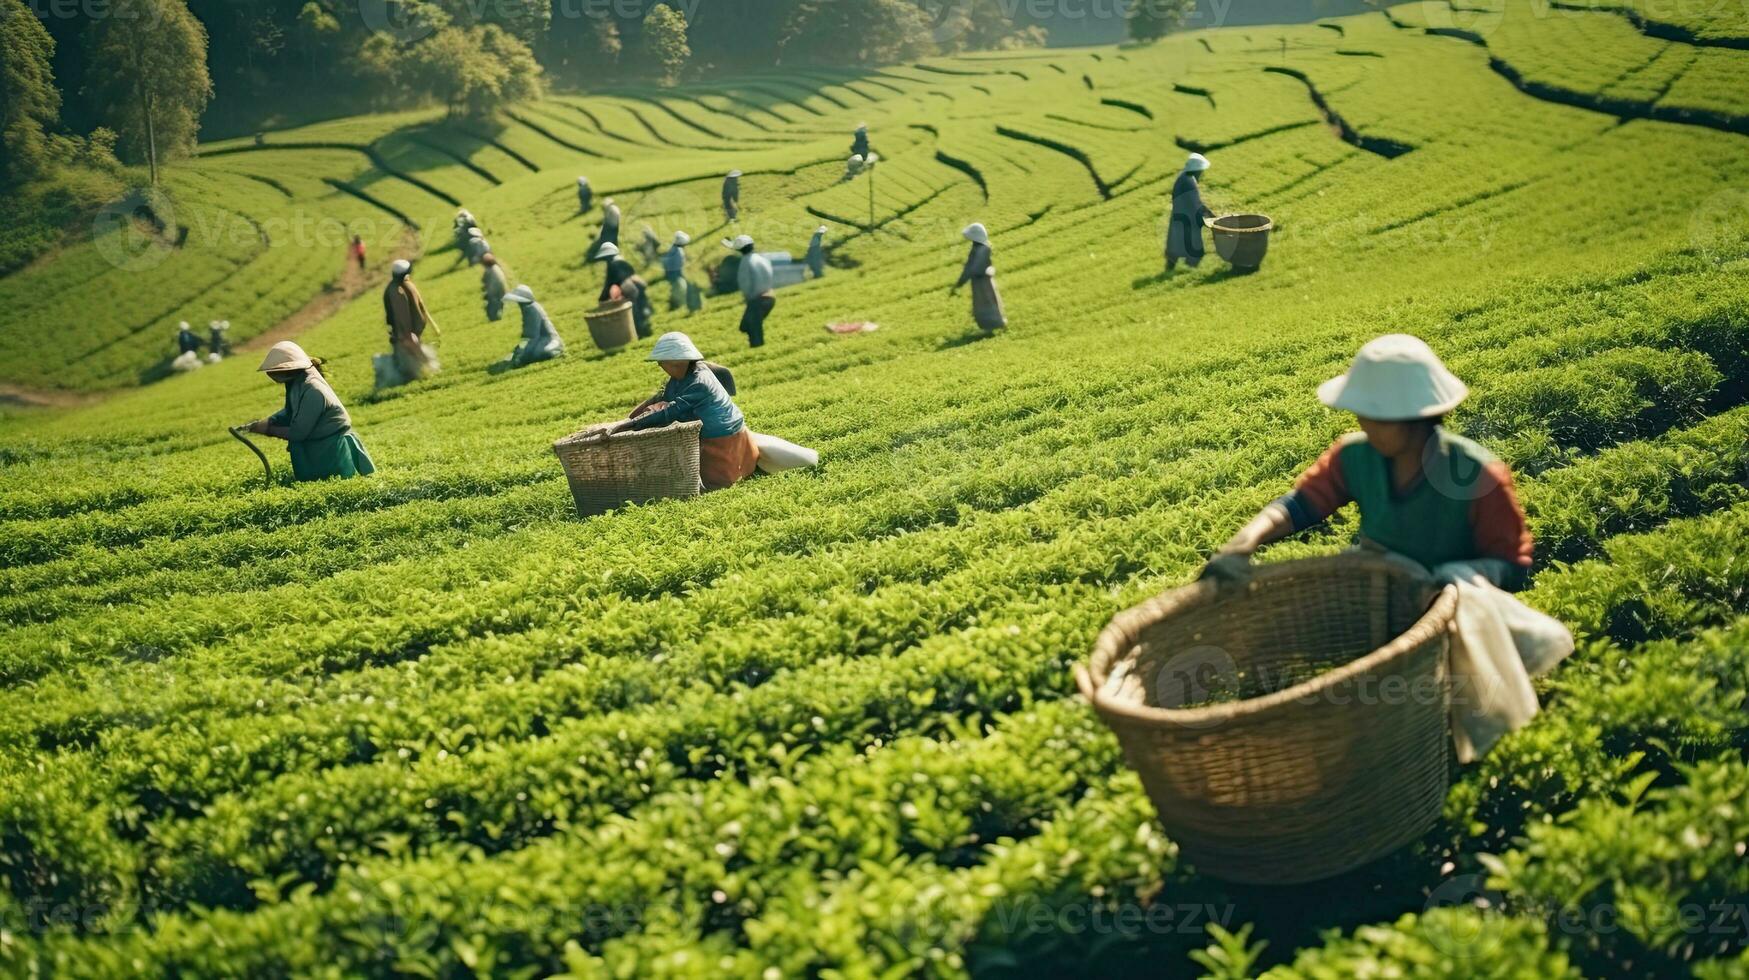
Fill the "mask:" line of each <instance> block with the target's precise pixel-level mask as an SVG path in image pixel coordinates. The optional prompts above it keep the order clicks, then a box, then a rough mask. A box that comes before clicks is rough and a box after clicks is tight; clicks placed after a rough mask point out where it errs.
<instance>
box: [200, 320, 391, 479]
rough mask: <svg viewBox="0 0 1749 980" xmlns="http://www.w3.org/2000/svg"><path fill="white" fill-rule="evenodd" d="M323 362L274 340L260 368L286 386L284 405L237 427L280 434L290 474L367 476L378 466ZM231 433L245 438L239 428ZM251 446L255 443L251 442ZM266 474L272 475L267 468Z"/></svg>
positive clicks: (246, 430) (325, 477)
mask: <svg viewBox="0 0 1749 980" xmlns="http://www.w3.org/2000/svg"><path fill="white" fill-rule="evenodd" d="M322 363H323V362H322V361H321V360H319V359H317V358H312V357H310V355H308V354H306V353H304V349H303V348H302V347H299V346H298V345H297V344H294V343H292V342H291V341H289V340H282V341H280V342H279V343H277V344H274V345H273V348H272V349H271V350H269V351H268V352H267V356H266V357H264V358H262V361H261V367H260V368H258V370H260V371H261V372H262V373H264V374H266V375H267V377H268V379H269V380H271V381H274V382H276V383H278V384H281V385H284V386H285V407H284V408H281V409H280V410H279V411H277V412H275V413H273V414H272V415H270V416H268V417H267V418H264V419H258V420H256V421H254V422H251V423H249V424H248V425H245V426H241V427H240V428H241V429H242V430H243V431H245V432H252V433H255V434H256V435H264V436H272V437H273V438H275V439H284V440H285V441H286V448H287V450H288V451H289V452H290V454H291V466H292V478H293V479H296V480H299V481H305V480H322V479H327V478H329V477H339V478H341V479H350V478H351V477H355V476H369V475H370V474H372V473H374V472H376V466H375V464H373V463H372V462H371V458H370V455H369V454H368V453H366V452H365V451H364V443H362V442H360V441H359V439H358V436H357V435H355V434H354V433H353V431H352V416H350V415H349V414H347V412H346V407H345V406H344V405H342V404H340V398H339V397H338V396H337V395H335V394H334V389H333V388H331V387H329V386H328V379H327V377H326V376H325V375H324V374H323V373H322ZM232 434H233V435H236V436H237V438H238V439H243V437H242V435H241V434H240V433H237V432H235V431H233V433H232ZM243 441H244V442H247V441H248V440H246V439H245V440H243ZM250 448H251V449H254V448H255V447H254V445H253V444H251V445H250ZM257 455H260V453H259V451H257ZM266 462H267V460H266V457H262V463H263V465H265V464H266ZM268 476H269V478H270V479H271V477H272V471H271V469H269V471H268Z"/></svg>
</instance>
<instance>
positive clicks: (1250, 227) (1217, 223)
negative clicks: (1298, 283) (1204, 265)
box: [1208, 214, 1275, 272]
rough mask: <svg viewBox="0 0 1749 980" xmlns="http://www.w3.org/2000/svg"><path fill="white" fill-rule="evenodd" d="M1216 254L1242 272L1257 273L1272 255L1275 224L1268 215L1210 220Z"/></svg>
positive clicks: (1235, 215)
mask: <svg viewBox="0 0 1749 980" xmlns="http://www.w3.org/2000/svg"><path fill="white" fill-rule="evenodd" d="M1208 226H1209V227H1210V228H1211V229H1213V230H1214V238H1215V254H1217V255H1219V256H1220V257H1221V258H1223V259H1226V260H1227V262H1228V264H1230V265H1232V267H1233V268H1235V269H1238V270H1240V271H1242V272H1255V271H1257V269H1258V268H1259V267H1260V266H1262V265H1263V257H1264V256H1265V255H1267V254H1269V233H1270V231H1272V230H1273V229H1274V228H1275V222H1273V221H1271V220H1269V216H1268V215H1266V214H1224V215H1221V216H1220V217H1218V218H1213V219H1210V220H1209V222H1208Z"/></svg>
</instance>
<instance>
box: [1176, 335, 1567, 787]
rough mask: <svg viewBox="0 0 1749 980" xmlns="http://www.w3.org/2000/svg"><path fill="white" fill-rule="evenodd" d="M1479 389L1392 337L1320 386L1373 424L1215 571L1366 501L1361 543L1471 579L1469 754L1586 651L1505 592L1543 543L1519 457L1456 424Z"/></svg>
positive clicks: (1456, 717) (1223, 573)
mask: <svg viewBox="0 0 1749 980" xmlns="http://www.w3.org/2000/svg"><path fill="white" fill-rule="evenodd" d="M1468 395H1469V389H1468V388H1467V387H1465V385H1464V383H1463V382H1462V381H1459V380H1458V379H1457V377H1456V376H1455V375H1453V374H1452V373H1451V372H1450V371H1448V370H1446V368H1445V365H1444V364H1442V363H1440V360H1439V358H1438V356H1436V355H1435V354H1434V353H1433V351H1432V350H1431V349H1430V348H1429V347H1428V346H1427V345H1426V344H1425V343H1423V342H1422V341H1421V340H1419V339H1417V338H1415V337H1411V336H1408V335H1407V334H1389V335H1386V336H1383V337H1379V338H1378V339H1376V340H1373V341H1372V342H1370V343H1368V344H1367V345H1366V346H1364V347H1362V348H1361V349H1360V353H1359V354H1358V355H1356V357H1355V359H1354V363H1353V365H1352V366H1351V367H1350V368H1349V370H1348V373H1346V374H1343V375H1339V376H1338V377H1335V378H1332V379H1330V380H1329V381H1326V382H1325V383H1324V384H1322V385H1320V386H1319V388H1318V398H1319V400H1321V401H1322V402H1323V403H1324V404H1326V405H1328V406H1330V407H1331V408H1336V409H1342V410H1345V411H1350V412H1353V413H1354V414H1355V416H1356V419H1357V420H1358V422H1359V424H1360V429H1361V431H1360V432H1356V433H1351V434H1349V435H1346V436H1343V437H1342V438H1340V439H1338V440H1336V442H1335V444H1334V445H1332V446H1331V447H1330V448H1329V449H1328V450H1326V451H1325V452H1324V454H1323V455H1322V456H1320V457H1319V458H1318V460H1317V462H1315V463H1313V464H1312V465H1311V467H1310V468H1309V469H1307V470H1306V471H1305V472H1304V473H1302V474H1301V475H1300V478H1299V479H1298V480H1297V481H1296V482H1295V484H1294V489H1293V491H1292V492H1291V493H1289V494H1287V495H1286V496H1284V497H1281V498H1280V499H1278V500H1276V501H1275V502H1274V503H1271V504H1269V505H1268V506H1267V507H1265V508H1263V510H1262V511H1261V512H1260V513H1258V515H1257V516H1256V517H1254V518H1252V520H1251V522H1250V523H1248V524H1246V525H1245V526H1244V527H1243V528H1242V529H1240V531H1239V533H1237V534H1235V535H1234V536H1233V537H1232V539H1231V540H1230V541H1228V542H1227V543H1226V544H1225V545H1224V546H1222V548H1221V549H1220V550H1219V551H1218V552H1216V554H1215V556H1214V557H1213V558H1211V559H1210V560H1209V562H1208V564H1207V565H1206V566H1205V567H1204V570H1203V575H1204V577H1207V578H1214V579H1217V580H1221V579H1225V580H1243V579H1244V578H1246V577H1247V576H1248V575H1249V574H1250V559H1251V554H1252V553H1253V552H1254V551H1256V550H1257V548H1258V547H1260V546H1261V545H1264V544H1267V543H1268V542H1271V541H1274V540H1276V539H1278V538H1283V537H1286V536H1288V535H1290V534H1293V533H1295V532H1297V531H1302V530H1304V529H1306V528H1308V527H1311V526H1313V525H1315V524H1319V523H1321V522H1323V521H1324V520H1325V519H1326V518H1328V517H1329V516H1330V515H1331V514H1333V513H1335V512H1336V511H1337V510H1338V509H1339V508H1341V507H1342V506H1343V505H1344V504H1347V503H1349V502H1351V501H1352V502H1354V503H1355V504H1357V505H1358V506H1359V509H1360V537H1359V540H1358V542H1357V547H1358V548H1360V549H1363V550H1376V551H1383V552H1385V553H1387V554H1388V555H1390V556H1392V557H1393V558H1396V559H1400V560H1401V561H1403V562H1405V563H1407V564H1409V565H1412V566H1413V567H1414V568H1415V569H1416V570H1418V571H1419V572H1420V573H1422V574H1424V575H1429V576H1431V578H1432V579H1433V580H1435V581H1438V582H1443V583H1452V584H1455V585H1457V587H1458V610H1457V617H1456V626H1457V629H1456V632H1455V635H1454V637H1453V641H1452V649H1451V672H1452V678H1453V691H1452V704H1453V726H1452V727H1453V737H1454V739H1455V740H1456V742H1457V752H1458V761H1460V762H1468V761H1470V760H1472V759H1474V758H1476V757H1477V756H1480V755H1481V754H1482V753H1484V752H1486V751H1487V750H1488V748H1489V747H1490V746H1492V745H1493V743H1494V742H1495V740H1497V739H1498V738H1500V736H1502V735H1505V734H1506V733H1508V732H1510V731H1512V730H1514V729H1516V728H1517V727H1519V726H1520V725H1522V724H1524V723H1525V722H1526V721H1529V720H1530V718H1531V717H1532V716H1533V715H1535V714H1536V711H1537V700H1536V692H1535V691H1534V690H1532V688H1531V684H1530V678H1531V677H1532V676H1534V675H1537V674H1541V673H1543V672H1544V671H1547V670H1548V669H1550V668H1551V667H1553V666H1554V665H1555V664H1557V663H1559V662H1560V661H1561V660H1562V659H1563V658H1565V657H1566V656H1567V654H1569V653H1571V652H1572V651H1573V637H1572V634H1571V633H1569V632H1568V631H1567V628H1566V627H1565V626H1562V625H1561V624H1560V623H1558V622H1556V621H1555V620H1553V619H1551V618H1549V617H1548V616H1545V615H1543V614H1542V613H1540V612H1537V611H1536V610H1534V609H1531V608H1530V607H1529V606H1526V605H1524V604H1523V603H1521V602H1519V601H1518V600H1517V599H1515V598H1513V597H1512V596H1510V595H1508V594H1507V592H1506V591H1503V590H1511V591H1517V590H1519V589H1522V588H1523V587H1524V585H1525V581H1526V573H1527V571H1528V570H1529V568H1530V562H1531V553H1532V547H1533V542H1532V540H1531V534H1530V530H1529V529H1528V528H1527V527H1526V525H1525V518H1524V509H1523V508H1522V507H1520V506H1519V504H1518V497H1517V495H1516V494H1515V493H1514V492H1513V489H1512V474H1511V472H1510V471H1509V470H1508V469H1507V468H1506V464H1505V463H1503V462H1501V461H1500V460H1498V459H1496V458H1495V457H1494V455H1493V454H1492V453H1490V452H1488V451H1487V450H1486V449H1484V448H1482V447H1481V446H1479V445H1477V444H1476V443H1474V442H1472V441H1470V440H1468V439H1465V438H1463V437H1462V436H1458V435H1455V434H1453V433H1451V432H1448V431H1446V429H1445V427H1444V426H1443V425H1442V424H1441V423H1442V422H1443V420H1444V418H1445V415H1446V413H1448V412H1450V411H1451V410H1452V409H1454V408H1456V407H1457V405H1458V403H1460V402H1462V401H1463V400H1464V398H1465V397H1467V396H1468Z"/></svg>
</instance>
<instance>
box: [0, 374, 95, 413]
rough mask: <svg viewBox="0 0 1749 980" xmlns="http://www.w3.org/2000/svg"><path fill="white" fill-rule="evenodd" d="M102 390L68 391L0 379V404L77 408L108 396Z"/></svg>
mask: <svg viewBox="0 0 1749 980" xmlns="http://www.w3.org/2000/svg"><path fill="white" fill-rule="evenodd" d="M108 394H109V393H108V392H102V391H68V390H66V389H65V388H27V387H25V386H24V385H15V384H11V383H10V382H6V381H0V406H4V407H10V408H78V407H79V406H81V405H89V404H91V403H92V402H96V401H101V400H102V399H104V398H105V397H107V396H108Z"/></svg>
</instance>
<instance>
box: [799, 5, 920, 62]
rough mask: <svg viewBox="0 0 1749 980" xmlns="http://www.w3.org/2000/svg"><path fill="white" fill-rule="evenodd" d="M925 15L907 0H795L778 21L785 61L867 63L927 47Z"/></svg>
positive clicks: (909, 55) (908, 54) (893, 58)
mask: <svg viewBox="0 0 1749 980" xmlns="http://www.w3.org/2000/svg"><path fill="white" fill-rule="evenodd" d="M929 47H930V41H929V23H928V18H927V17H926V16H925V14H924V13H923V10H922V8H920V7H918V6H917V5H916V4H915V3H912V2H911V0H801V2H799V3H797V4H796V5H795V8H794V10H793V11H792V13H791V14H790V18H789V21H788V22H787V23H786V24H785V25H784V33H783V39H782V41H781V42H780V47H779V53H780V56H781V58H782V60H784V61H786V62H813V63H817V64H845V63H850V64H859V65H873V64H882V63H890V62H894V61H903V60H905V59H907V58H914V57H917V56H918V55H920V54H922V53H924V52H926V51H928V50H929Z"/></svg>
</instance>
